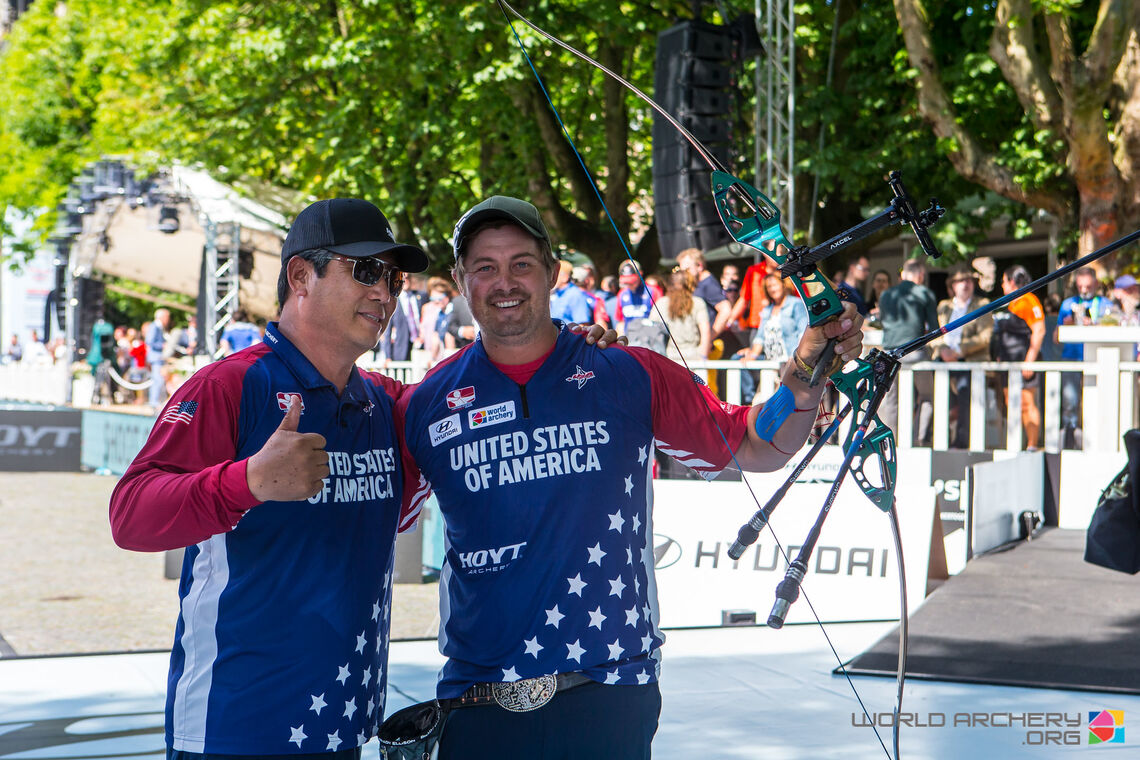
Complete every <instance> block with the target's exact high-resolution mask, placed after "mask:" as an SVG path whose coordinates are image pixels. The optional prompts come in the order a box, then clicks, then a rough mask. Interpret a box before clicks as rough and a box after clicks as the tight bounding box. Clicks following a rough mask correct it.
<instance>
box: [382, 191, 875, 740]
mask: <svg viewBox="0 0 1140 760" xmlns="http://www.w3.org/2000/svg"><path fill="white" fill-rule="evenodd" d="M453 246H454V252H455V268H454V270H453V273H452V274H453V277H454V278H455V281H456V283H457V284H458V286H459V288H460V290H462V291H463V293H464V295H466V296H467V299H468V302H469V303H470V305H471V310H472V312H473V313H474V315H475V319H476V321H478V322H479V325H480V327H481V330H480V333H479V338H478V340H476V341H475V343H473V344H472V345H471V346H468V347H467V348H465V349H464V350H462V351H460V352H459V353H457V354H455V355H454V356H452V357H450V358H449V359H447V360H446V361H444V362H442V363H441V364H439V365H437V366H436V367H434V368H433V369H432V371H431V372H430V373H429V374H428V375H427V376H426V377H425V378H424V380H423V381H422V382H421V383H420V385H419V386H418V387H417V388H416V390H415V391H414V392H413V393H411V394H408V395H406V396H404V397H403V398H401V400H400V401H399V402H398V403H397V410H396V417H397V423H398V427H400V428H401V429H402V430H403V431H404V435H405V442H406V445H405V447H404V449H403V450H404V455H405V459H404V465H405V473H406V476H407V481H406V485H405V499H406V500H410V502H411V503H410V505H408V506H407V507H406V510H407V511H411V512H414V510H415V509H416V508H417V505H418V504H419V503H422V501H423V500H424V499H425V498H426V497H427V495H428V494H429V492H430V491H432V490H434V491H435V494H436V496H437V498H438V501H439V507H440V511H441V513H442V514H443V516H444V518H445V522H446V526H447V527H446V531H447V534H446V535H447V552H446V556H445V561H444V568H443V570H442V574H441V578H440V594H441V601H440V637H439V642H440V650H441V651H442V653H443V654H444V655H446V656H447V658H448V659H447V662H446V664H445V665H444V667H443V670H442V671H441V673H440V678H439V682H438V686H437V696H438V698H439V699H440V700H441V703H442V704H443V706H444V708H445V709H448V710H450V714H449V715H448V717H447V723H446V724H445V726H444V728H443V731H442V739H441V741H440V745H439V758H440V760H453V759H458V758H471V757H481V758H482V757H487V758H492V757H493V758H497V759H499V760H512V759H515V758H517V759H518V760H523V759H524V758H525V760H543V758H555V757H557V758H591V759H592V758H607V760H622V759H624V758H648V757H649V752H650V743H651V741H652V738H653V734H654V733H655V731H656V729H657V718H658V714H659V710H660V704H661V695H660V692H659V690H658V686H657V679H658V674H659V671H658V665H659V662H660V654H659V647H660V646H661V644H662V642H663V640H664V637H663V636H662V633H661V630H660V628H659V622H660V617H659V615H658V611H657V593H656V586H655V580H654V575H653V543H652V540H651V536H652V532H653V531H652V515H651V512H650V504H651V503H652V492H651V482H652V480H651V475H652V466H653V462H654V449H655V448H656V447H658V446H660V448H661V449H662V450H663V451H666V452H667V453H669V454H670V455H672V456H673V457H674V458H676V459H678V460H679V461H680V462H682V463H684V464H686V465H688V466H689V467H691V468H692V469H694V470H696V471H697V472H699V473H700V474H702V475H703V476H705V477H710V478H711V477H713V476H715V475H716V473H718V472H719V471H720V470H721V469H723V468H724V467H725V466H726V465H727V464H728V462H729V461H730V454H731V453H732V452H730V451H729V450H728V449H727V448H726V447H725V445H724V443H723V442H724V440H726V439H727V441H728V442H729V444H730V445H731V447H732V449H733V450H734V451H735V454H736V457H737V458H738V461H739V462H740V464H741V466H743V467H745V468H748V469H761V470H771V469H776V468H779V467H781V466H782V465H783V464H784V463H785V462H786V461H787V459H788V457H789V456H790V455H791V454H790V452H794V451H797V450H798V449H799V448H800V445H801V444H802V443H803V442H804V440H805V438H806V437H807V434H808V432H809V431H810V429H811V426H812V424H813V423H814V421H815V413H814V411H815V409H816V407H817V406H818V404H819V400H820V395H821V393H822V391H823V385H822V384H820V385H819V386H818V387H809V385H808V382H807V380H810V372H811V368H810V364H809V363H810V362H812V361H814V360H815V358H816V357H818V356H819V355H820V353H821V352H822V350H823V348H824V345H825V343H826V341H827V339H828V337H835V338H837V343H836V351H837V353H838V354H839V355H840V356H842V357H845V358H846V357H848V356H854V355H858V353H859V350H860V344H861V340H862V335H861V332H860V325H861V319H860V318H859V317H858V316H857V315H856V314H855V311H854V307H853V306H850V305H849V306H848V307H847V308H846V309H845V311H844V314H843V315H842V319H841V320H840V321H837V322H835V323H832V324H830V325H827V326H825V327H822V328H820V327H816V328H809V329H808V330H807V332H806V334H805V337H804V338H803V340H801V342H800V344H799V346H798V348H797V352H798V355H799V360H800V363H801V364H802V365H803V367H806V368H807V369H806V370H805V369H803V368H802V367H801V366H797V364H794V363H792V362H789V364H788V367H787V368H786V369H785V371H784V377H783V382H784V385H785V386H786V387H787V389H788V390H787V393H788V394H790V395H791V396H793V397H794V404H793V406H794V408H795V409H794V411H791V412H790V416H788V417H786V418H785V420H786V421H784V422H782V424H779V425H778V429H776V431H775V434H774V437H773V438H771V443H768V442H765V441H764V440H761V439H760V437H759V434H758V433H757V432H756V429H755V422H756V418H757V416H758V412H759V408H758V407H735V406H731V405H727V404H722V403H721V402H720V401H719V400H718V399H716V398H715V396H713V395H712V394H711V393H709V392H708V389H707V388H705V387H704V386H703V385H697V384H695V383H694V382H693V379H692V376H691V375H690V374H689V373H688V372H687V371H686V370H685V369H684V368H683V367H681V366H680V365H678V364H676V363H674V362H673V361H671V360H670V359H667V358H666V357H664V356H662V355H660V354H656V353H654V352H652V351H649V350H646V349H638V348H617V349H611V350H608V351H605V352H601V351H598V350H596V349H595V348H593V347H591V346H588V345H587V344H586V343H584V342H583V341H582V340H581V339H580V338H578V337H576V336H574V335H572V334H570V333H568V332H567V331H566V330H565V329H562V326H561V324H560V323H559V322H556V321H552V320H551V318H550V316H549V304H550V289H551V287H552V286H553V284H554V283H555V281H556V279H557V276H558V266H559V265H558V260H557V259H556V258H555V256H554V254H553V252H552V245H551V241H550V236H549V234H548V233H547V230H546V227H545V225H544V224H543V223H542V219H541V217H540V215H539V213H538V211H537V209H535V207H534V206H532V205H531V204H529V203H526V202H525V201H521V200H518V199H516V198H507V197H503V196H495V197H493V198H490V199H488V200H486V201H483V202H482V203H480V204H478V205H477V206H475V207H474V208H472V209H471V210H470V211H469V212H468V213H467V214H465V215H464V216H463V218H461V219H460V221H459V223H458V224H457V225H456V228H455V234H454V238H453ZM805 372H806V374H805ZM801 410H802V411H804V412H808V413H797V412H799V411H801ZM718 428H719V430H718ZM722 431H723V438H722ZM781 449H782V450H783V451H781ZM413 457H414V461H413V459H412V458H413ZM417 749H419V748H417ZM425 751H426V748H425Z"/></svg>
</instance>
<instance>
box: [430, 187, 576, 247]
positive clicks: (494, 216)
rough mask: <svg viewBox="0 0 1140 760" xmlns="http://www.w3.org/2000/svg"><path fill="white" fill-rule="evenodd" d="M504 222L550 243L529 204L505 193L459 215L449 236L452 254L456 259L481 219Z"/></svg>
mask: <svg viewBox="0 0 1140 760" xmlns="http://www.w3.org/2000/svg"><path fill="white" fill-rule="evenodd" d="M492 221H505V222H512V223H513V224H517V225H518V226H520V227H522V228H523V229H524V230H526V231H527V232H528V233H530V234H531V235H533V236H534V237H536V238H538V239H539V240H544V241H546V244H547V245H548V246H550V247H551V248H552V249H553V246H552V245H551V244H550V233H548V232H547V231H546V225H544V224H543V223H542V215H541V214H539V213H538V209H536V208H535V207H534V206H533V205H532V204H530V203H527V202H526V201H524V200H519V199H518V198H510V197H508V196H505V195H492V196H491V197H490V198H488V199H487V200H485V201H483V202H481V203H479V204H477V205H475V206H473V207H472V208H471V209H470V210H469V211H468V212H467V213H466V214H464V215H463V216H461V217H460V218H459V221H458V222H457V223H456V225H455V232H454V233H453V234H452V236H451V241H452V243H451V246H452V250H453V251H454V253H455V260H456V261H458V260H459V254H460V253H461V252H462V251H463V246H464V244H465V243H466V242H467V237H468V236H469V235H470V234H471V233H472V232H473V231H475V230H476V229H478V228H479V225H480V224H482V223H483V222H492Z"/></svg>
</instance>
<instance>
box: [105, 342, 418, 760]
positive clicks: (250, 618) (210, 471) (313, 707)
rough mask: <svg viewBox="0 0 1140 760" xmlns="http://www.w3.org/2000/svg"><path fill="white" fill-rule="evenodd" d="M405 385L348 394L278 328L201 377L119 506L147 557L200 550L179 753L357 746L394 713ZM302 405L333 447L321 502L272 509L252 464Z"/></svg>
mask: <svg viewBox="0 0 1140 760" xmlns="http://www.w3.org/2000/svg"><path fill="white" fill-rule="evenodd" d="M402 391H403V386H401V385H399V384H398V383H395V382H394V381H392V380H390V379H388V378H385V377H381V376H379V375H374V374H371V373H362V372H359V371H357V370H354V371H353V373H352V375H351V377H350V379H349V382H348V385H347V386H346V388H345V389H344V391H343V392H342V393H341V394H340V395H339V396H338V394H337V392H336V389H335V387H334V386H333V385H332V384H331V383H330V382H329V381H327V380H325V379H324V378H323V377H322V376H321V375H320V374H319V373H318V372H317V370H316V369H315V368H314V367H313V365H312V364H311V363H310V362H309V361H308V360H307V359H306V358H305V357H304V356H303V355H302V354H301V353H300V351H298V350H297V348H296V347H294V346H293V345H292V344H291V343H290V342H289V341H288V340H287V339H286V338H285V337H284V336H283V335H282V334H281V333H280V331H279V330H278V329H277V326H276V325H275V324H271V325H270V326H269V328H268V329H267V330H266V336H265V342H264V343H259V344H256V345H255V346H253V347H251V348H249V349H246V350H244V351H240V352H238V353H236V354H233V355H231V356H229V357H227V358H225V359H223V360H221V361H218V362H215V363H213V364H211V365H209V366H207V367H205V368H203V369H202V370H200V371H198V372H197V373H196V374H194V375H193V376H191V377H190V378H189V379H188V380H187V381H186V382H185V383H184V384H183V385H182V387H181V388H179V390H178V391H177V392H176V393H175V394H174V397H173V398H172V399H170V401H169V403H168V404H167V405H166V407H165V409H164V411H163V413H162V414H161V415H160V416H159V419H158V421H157V422H156V424H155V427H154V430H153V431H152V432H151V434H150V438H149V439H148V440H147V443H146V445H145V446H144V447H143V450H142V452H141V453H140V454H139V456H138V457H137V458H136V459H135V461H134V463H133V464H132V465H131V467H130V468H129V469H128V470H127V472H126V473H125V474H124V476H123V478H122V480H121V481H120V483H119V484H118V486H116V489H115V494H114V495H113V496H112V502H111V521H112V527H113V530H114V533H115V539H116V541H117V542H119V543H120V545H122V546H125V547H127V548H131V549H137V550H143V551H154V550H158V549H163V548H172V547H176V546H187V549H186V555H185V562H184V564H183V567H182V580H181V584H180V586H179V596H180V598H181V611H180V614H179V617H178V622H177V627H176V631H175V638H174V645H173V649H172V651H171V661H170V676H169V684H168V689H167V701H166V740H167V743H168V745H169V746H171V747H173V748H174V749H179V750H184V751H189V752H200V753H207V754H215V753H217V754H233V755H245V754H249V755H252V754H302V753H313V752H325V751H328V750H336V749H349V748H351V747H355V746H358V745H362V744H364V743H365V742H366V741H368V739H369V738H371V737H372V736H373V735H375V733H376V729H377V727H378V726H379V724H380V722H381V720H382V717H383V709H384V691H385V684H386V680H387V673H386V663H387V655H388V626H389V613H390V609H389V607H390V605H389V603H388V599H389V597H390V595H389V591H390V589H391V570H392V552H393V546H394V542H395V534H396V525H397V521H398V512H399V508H400V503H401V489H402V483H403V476H402V473H401V470H400V467H401V465H400V461H399V460H400V456H399V454H398V451H397V448H396V447H397V445H398V444H397V441H396V438H395V434H394V429H393V426H392V409H393V404H394V399H395V397H396V396H397V395H398V394H399V393H401V392H402ZM294 396H296V397H299V399H300V401H301V404H302V410H303V412H302V414H301V419H300V423H299V432H302V433H320V434H321V435H323V436H324V437H325V439H326V440H327V444H326V450H327V451H328V453H329V468H330V470H331V473H330V476H329V477H328V478H326V479H325V483H324V488H323V489H322V491H321V492H320V493H319V494H317V495H316V496H314V497H313V498H311V499H309V500H307V501H298V502H266V503H262V504H258V503H257V501H256V499H254V497H253V496H252V494H250V492H249V488H248V485H247V484H246V478H245V472H246V460H247V458H248V457H250V456H251V455H253V454H254V453H256V452H257V451H259V450H260V449H261V447H262V446H263V445H264V444H265V441H266V440H267V439H268V438H269V436H270V435H272V434H273V432H274V431H275V430H276V429H277V427H278V426H279V425H280V423H281V418H282V415H283V414H284V413H285V410H286V408H287V407H288V403H289V399H290V398H291V397H294Z"/></svg>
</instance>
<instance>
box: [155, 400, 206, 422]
mask: <svg viewBox="0 0 1140 760" xmlns="http://www.w3.org/2000/svg"><path fill="white" fill-rule="evenodd" d="M196 411H198V402H197V401H179V402H178V404H177V405H175V406H172V407H170V408H169V409H167V410H166V411H165V412H163V413H162V418H161V419H159V422H181V423H182V424H184V425H189V424H190V420H191V418H193V416H194V412H196Z"/></svg>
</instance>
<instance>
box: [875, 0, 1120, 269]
mask: <svg viewBox="0 0 1140 760" xmlns="http://www.w3.org/2000/svg"><path fill="white" fill-rule="evenodd" d="M894 6H895V12H896V15H897V17H898V21H899V25H900V27H901V29H902V33H903V38H904V40H905V49H906V52H907V57H908V61H909V64H910V66H911V67H912V75H913V77H914V80H915V85H916V88H917V99H918V107H919V111H920V113H921V114H922V116H923V118H924V119H925V120H926V121H927V122H928V123H929V124H930V126H931V128H932V130H933V131H934V133H935V134H936V135H937V136H938V138H939V150H940V151H941V152H942V153H943V154H944V155H945V156H946V157H947V158H948V159H949V160H950V162H951V163H952V164H953V166H954V169H955V170H956V171H957V172H958V173H959V174H961V175H962V176H963V177H964V178H966V179H967V180H969V181H970V182H973V183H976V184H978V185H980V186H982V187H985V188H987V189H989V190H990V191H992V192H994V193H997V194H1000V195H1001V196H1003V197H1005V198H1008V199H1010V200H1013V201H1015V202H1017V203H1020V204H1023V205H1025V206H1027V207H1030V208H1034V209H1040V210H1043V211H1047V212H1048V213H1049V214H1051V215H1052V216H1053V217H1054V218H1055V219H1057V220H1058V221H1059V222H1060V223H1061V225H1063V227H1064V228H1065V229H1066V230H1070V231H1075V233H1076V234H1077V237H1078V246H1077V248H1078V253H1080V254H1085V253H1089V252H1091V251H1092V250H1093V249H1095V248H1097V247H1099V246H1101V245H1103V244H1104V243H1107V242H1109V241H1111V240H1112V239H1114V238H1116V237H1118V236H1119V235H1120V234H1121V233H1122V232H1128V231H1131V230H1133V229H1135V228H1136V227H1137V226H1140V171H1137V169H1138V168H1140V7H1138V6H1137V4H1136V3H1135V2H1134V0H1099V1H1098V2H1091V1H1089V2H1077V1H1076V0H996V1H995V2H987V3H981V4H975V3H958V2H933V1H929V0H928V1H927V2H923V0H895V2H894ZM986 85H988V86H986Z"/></svg>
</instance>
